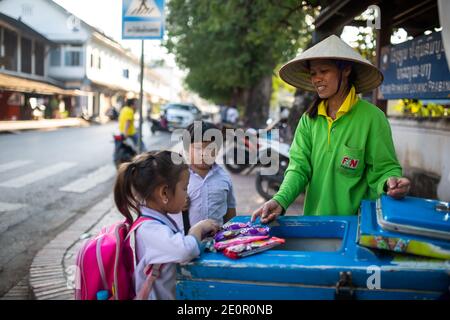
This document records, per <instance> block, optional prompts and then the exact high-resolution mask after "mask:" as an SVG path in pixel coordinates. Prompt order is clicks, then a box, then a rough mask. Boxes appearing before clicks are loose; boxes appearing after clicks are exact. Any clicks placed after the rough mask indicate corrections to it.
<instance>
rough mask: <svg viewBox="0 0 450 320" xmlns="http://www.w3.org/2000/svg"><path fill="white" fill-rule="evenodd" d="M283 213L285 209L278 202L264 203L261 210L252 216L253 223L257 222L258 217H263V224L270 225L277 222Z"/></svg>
mask: <svg viewBox="0 0 450 320" xmlns="http://www.w3.org/2000/svg"><path fill="white" fill-rule="evenodd" d="M282 212H283V207H282V206H280V204H279V203H278V202H276V201H275V200H273V199H271V200H269V201H267V202H266V203H264V204H263V205H262V206H261V207H260V208H259V209H257V210H256V211H255V212H253V214H252V219H251V221H252V222H253V221H255V220H256V218H257V217H258V216H261V222H262V223H269V222H271V221H272V220H275V219H276V218H277V217H278V216H279V215H280V214H281V213H282Z"/></svg>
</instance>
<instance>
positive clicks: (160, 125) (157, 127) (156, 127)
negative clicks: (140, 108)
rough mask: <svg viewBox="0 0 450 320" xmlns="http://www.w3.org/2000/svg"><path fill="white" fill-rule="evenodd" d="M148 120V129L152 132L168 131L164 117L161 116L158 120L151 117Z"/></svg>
mask: <svg viewBox="0 0 450 320" xmlns="http://www.w3.org/2000/svg"><path fill="white" fill-rule="evenodd" d="M148 120H149V121H150V123H151V127H150V130H151V132H152V133H153V134H154V133H155V132H156V131H162V132H170V129H169V125H168V121H167V119H166V117H164V116H161V118H160V119H159V120H158V119H153V118H149V119H148Z"/></svg>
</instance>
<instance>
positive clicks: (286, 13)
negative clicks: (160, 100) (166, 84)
mask: <svg viewBox="0 0 450 320" xmlns="http://www.w3.org/2000/svg"><path fill="white" fill-rule="evenodd" d="M315 2H316V1H298V0H229V1H210V0H191V1H186V0H170V1H169V2H168V15H167V30H168V39H167V40H166V41H165V45H166V47H167V48H168V50H169V51H170V52H172V53H174V54H175V57H176V60H177V63H178V64H179V65H180V66H181V67H182V68H185V69H186V70H187V71H188V72H187V77H186V84H187V86H188V87H189V88H190V89H191V90H193V91H195V92H197V93H198V94H199V95H200V96H201V97H203V98H205V99H209V100H213V101H214V102H215V103H227V104H238V105H240V106H243V107H244V110H245V112H244V117H245V119H246V120H247V122H248V124H249V125H251V126H254V127H260V126H261V125H263V124H264V123H265V119H266V118H267V116H268V110H269V105H270V97H271V91H272V75H273V72H274V68H275V67H276V66H277V65H279V64H281V63H284V62H286V61H288V60H289V59H291V58H293V57H294V56H295V55H296V54H297V52H298V50H299V49H300V48H303V47H304V46H305V44H306V43H308V42H309V40H310V36H311V35H310V29H309V27H308V25H307V23H306V21H305V17H307V16H308V15H314V12H315V10H314V6H316V5H317V3H315Z"/></svg>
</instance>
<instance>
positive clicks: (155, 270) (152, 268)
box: [135, 264, 163, 300]
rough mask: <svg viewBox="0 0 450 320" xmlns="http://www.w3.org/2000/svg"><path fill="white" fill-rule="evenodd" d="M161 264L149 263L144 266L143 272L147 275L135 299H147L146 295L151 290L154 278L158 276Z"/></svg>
mask: <svg viewBox="0 0 450 320" xmlns="http://www.w3.org/2000/svg"><path fill="white" fill-rule="evenodd" d="M162 266H163V265H162V264H154V265H151V264H149V265H148V266H146V267H145V268H144V273H145V275H146V276H147V278H146V279H145V281H144V284H143V285H142V287H141V290H139V292H138V293H137V295H136V298H135V299H136V300H147V299H148V295H149V294H150V292H151V291H152V288H153V284H154V282H155V280H156V278H158V277H159V275H160V273H161V268H162Z"/></svg>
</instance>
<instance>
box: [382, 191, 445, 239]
mask: <svg viewBox="0 0 450 320" xmlns="http://www.w3.org/2000/svg"><path fill="white" fill-rule="evenodd" d="M376 210H377V221H378V224H379V225H380V226H381V227H382V228H383V229H385V230H389V231H394V232H400V233H405V234H413V235H420V236H425V237H429V238H433V239H443V240H450V206H449V203H448V202H443V201H438V200H430V199H422V198H415V197H405V198H404V199H401V200H396V199H393V198H392V197H390V196H387V195H382V196H381V197H380V198H379V199H378V201H377V203H376Z"/></svg>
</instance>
